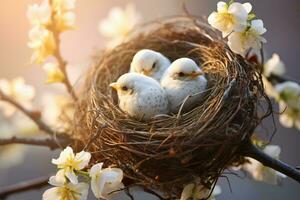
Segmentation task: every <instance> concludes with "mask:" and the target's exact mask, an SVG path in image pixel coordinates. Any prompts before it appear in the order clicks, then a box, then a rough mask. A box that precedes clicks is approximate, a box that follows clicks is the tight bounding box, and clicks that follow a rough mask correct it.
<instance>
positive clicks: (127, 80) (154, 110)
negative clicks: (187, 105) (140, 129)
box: [110, 73, 169, 120]
mask: <svg viewBox="0 0 300 200" xmlns="http://www.w3.org/2000/svg"><path fill="white" fill-rule="evenodd" d="M110 86H111V87H113V88H114V89H116V90H117V93H118V98H119V107H120V108H121V110H123V111H124V112H126V113H128V114H129V115H130V116H131V117H134V118H136V119H138V120H149V119H151V118H152V117H154V116H156V115H159V114H168V113H169V105H168V98H167V95H166V93H165V91H164V90H163V89H162V88H161V86H160V85H159V83H158V82H157V81H156V80H154V79H152V78H150V77H147V76H145V75H142V74H138V73H127V74H123V75H122V76H121V77H119V79H118V80H117V82H115V83H111V84H110Z"/></svg>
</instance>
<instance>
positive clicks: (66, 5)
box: [52, 0, 76, 12]
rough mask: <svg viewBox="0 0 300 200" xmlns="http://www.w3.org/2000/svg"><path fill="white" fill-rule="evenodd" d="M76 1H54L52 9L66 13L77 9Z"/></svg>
mask: <svg viewBox="0 0 300 200" xmlns="http://www.w3.org/2000/svg"><path fill="white" fill-rule="evenodd" d="M75 3H76V0H53V1H52V7H53V9H54V10H55V11H59V12H65V11H70V10H73V9H74V8H75Z"/></svg>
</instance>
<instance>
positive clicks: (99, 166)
mask: <svg viewBox="0 0 300 200" xmlns="http://www.w3.org/2000/svg"><path fill="white" fill-rule="evenodd" d="M102 166H103V163H102V162H101V163H97V164H95V165H93V166H92V167H91V169H90V172H89V174H90V176H91V177H93V176H95V175H97V174H99V173H100V172H101V170H102Z"/></svg>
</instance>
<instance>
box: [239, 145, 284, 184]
mask: <svg viewBox="0 0 300 200" xmlns="http://www.w3.org/2000/svg"><path fill="white" fill-rule="evenodd" d="M263 152H264V153H266V154H267V155H269V156H271V157H272V158H275V159H279V155H280V152H281V149H280V147H279V146H277V145H267V146H266V147H265V148H264V149H263ZM247 160H248V163H246V164H244V165H243V166H242V169H244V170H245V171H247V172H249V173H250V174H251V176H252V178H253V179H254V180H256V181H263V182H266V183H269V184H273V185H277V184H278V183H279V181H280V179H281V178H285V177H286V176H285V175H283V174H281V173H279V172H277V171H275V170H274V169H271V168H269V167H266V166H264V165H263V164H262V163H260V162H258V161H257V160H254V159H253V158H248V157H247Z"/></svg>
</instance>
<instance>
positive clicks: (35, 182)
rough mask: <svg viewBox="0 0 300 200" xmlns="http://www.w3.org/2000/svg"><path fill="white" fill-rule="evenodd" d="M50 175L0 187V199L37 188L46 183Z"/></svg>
mask: <svg viewBox="0 0 300 200" xmlns="http://www.w3.org/2000/svg"><path fill="white" fill-rule="evenodd" d="M49 178H50V176H44V177H39V178H36V179H32V180H28V181H23V182H20V183H17V184H15V185H10V186H5V187H1V188H0V199H5V198H6V197H8V196H9V195H12V194H16V193H20V192H24V191H28V190H32V189H39V188H42V187H44V186H46V185H47V184H48V180H49Z"/></svg>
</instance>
